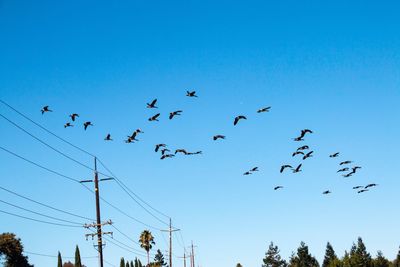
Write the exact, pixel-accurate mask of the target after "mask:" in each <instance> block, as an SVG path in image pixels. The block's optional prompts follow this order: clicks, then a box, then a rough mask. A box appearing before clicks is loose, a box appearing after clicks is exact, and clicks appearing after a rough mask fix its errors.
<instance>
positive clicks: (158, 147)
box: [154, 144, 167, 152]
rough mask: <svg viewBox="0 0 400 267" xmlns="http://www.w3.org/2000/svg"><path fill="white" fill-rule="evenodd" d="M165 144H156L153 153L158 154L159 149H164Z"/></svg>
mask: <svg viewBox="0 0 400 267" xmlns="http://www.w3.org/2000/svg"><path fill="white" fill-rule="evenodd" d="M166 146H167V145H166V144H157V145H156V149H154V151H155V152H158V150H159V149H160V147H166Z"/></svg>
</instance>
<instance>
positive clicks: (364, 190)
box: [357, 189, 369, 194]
mask: <svg viewBox="0 0 400 267" xmlns="http://www.w3.org/2000/svg"><path fill="white" fill-rule="evenodd" d="M368 191H369V190H368V189H362V190H360V191H358V192H357V193H358V194H361V193H364V192H368Z"/></svg>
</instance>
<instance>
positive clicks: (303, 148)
mask: <svg viewBox="0 0 400 267" xmlns="http://www.w3.org/2000/svg"><path fill="white" fill-rule="evenodd" d="M306 149H309V147H308V146H301V147H299V148H298V149H297V151H300V150H306Z"/></svg>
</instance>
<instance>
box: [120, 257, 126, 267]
mask: <svg viewBox="0 0 400 267" xmlns="http://www.w3.org/2000/svg"><path fill="white" fill-rule="evenodd" d="M119 267H125V259H124V258H123V257H122V258H121V260H120V262H119Z"/></svg>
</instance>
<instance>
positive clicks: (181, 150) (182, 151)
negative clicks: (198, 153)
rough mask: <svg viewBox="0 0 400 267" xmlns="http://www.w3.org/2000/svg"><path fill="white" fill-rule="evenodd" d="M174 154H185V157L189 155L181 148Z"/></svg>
mask: <svg viewBox="0 0 400 267" xmlns="http://www.w3.org/2000/svg"><path fill="white" fill-rule="evenodd" d="M176 153H182V154H185V155H187V154H189V153H188V152H187V151H186V150H185V149H182V148H180V149H177V150H175V154H176Z"/></svg>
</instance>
